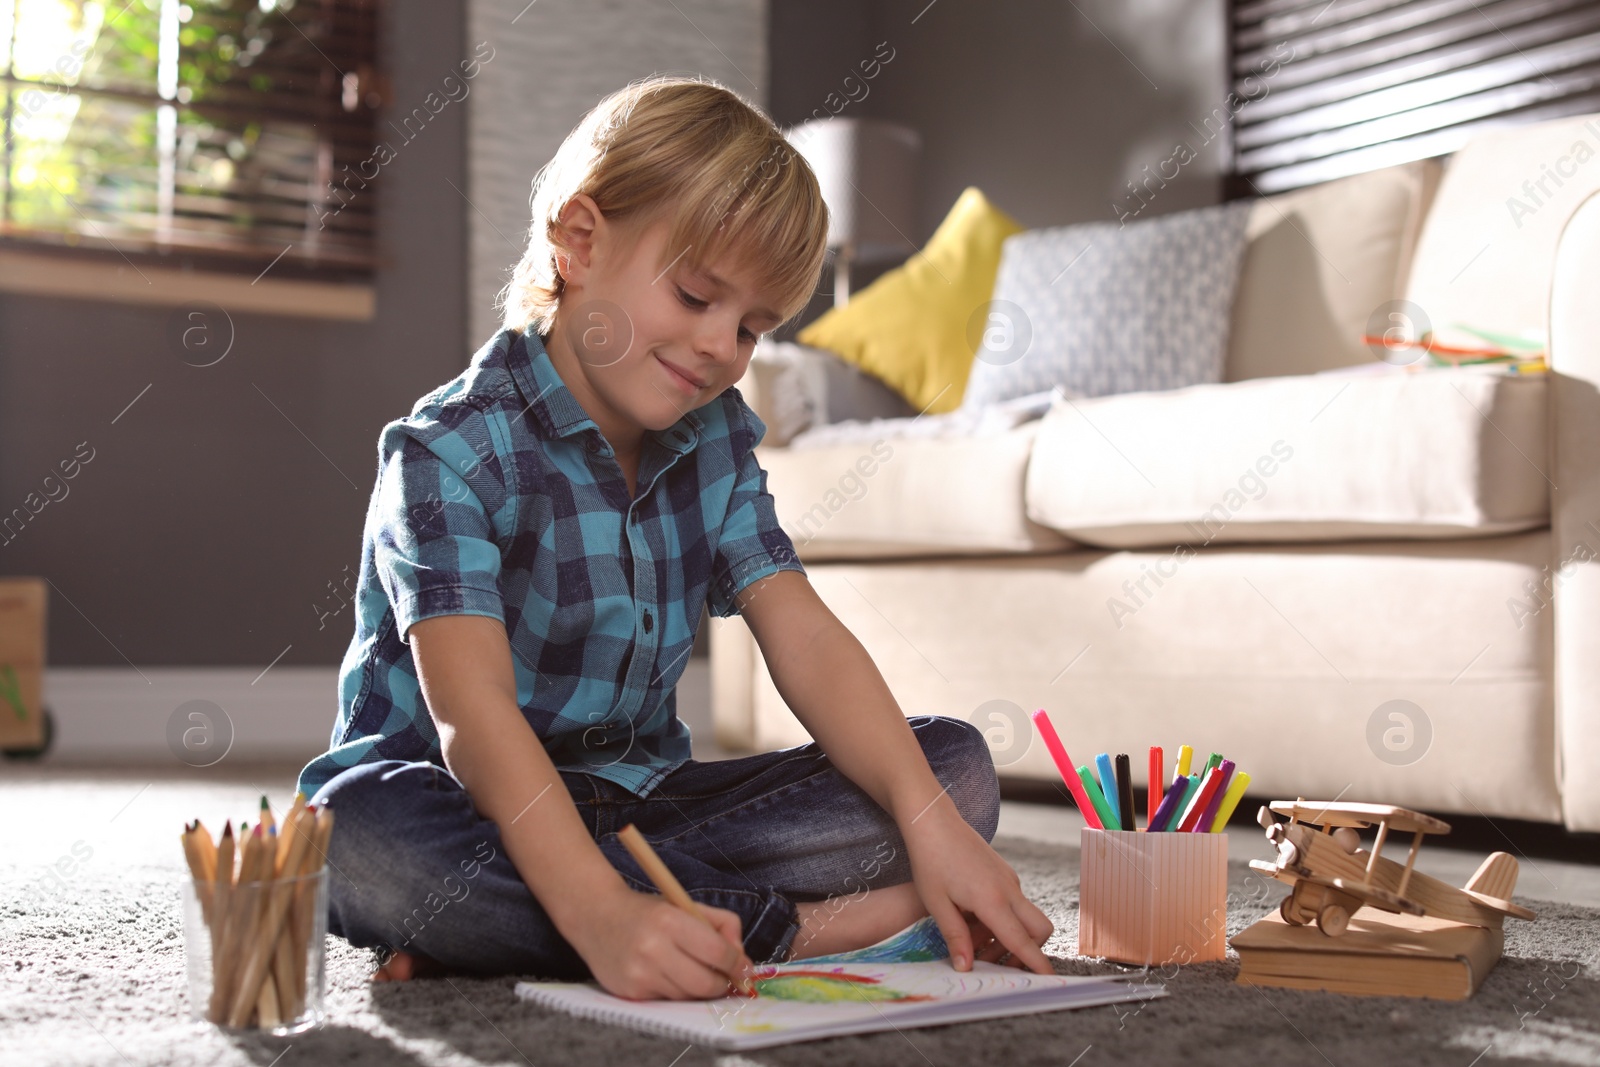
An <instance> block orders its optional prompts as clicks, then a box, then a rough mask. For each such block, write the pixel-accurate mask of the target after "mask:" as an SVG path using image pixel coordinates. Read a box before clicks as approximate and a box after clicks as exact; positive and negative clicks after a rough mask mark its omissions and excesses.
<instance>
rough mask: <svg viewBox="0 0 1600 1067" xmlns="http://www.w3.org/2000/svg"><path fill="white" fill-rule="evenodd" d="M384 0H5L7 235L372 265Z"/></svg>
mask: <svg viewBox="0 0 1600 1067" xmlns="http://www.w3.org/2000/svg"><path fill="white" fill-rule="evenodd" d="M377 2H378V0H105V2H95V0H0V41H4V44H5V48H4V52H3V54H0V61H3V62H4V65H5V67H4V77H3V79H0V89H3V91H4V94H5V99H4V102H3V105H4V112H3V114H4V125H5V142H4V147H3V154H4V158H3V159H0V246H4V247H18V246H28V247H34V248H38V247H40V246H48V247H50V248H52V249H57V250H67V249H75V250H80V251H81V252H82V253H83V254H85V255H94V256H99V257H107V256H109V257H111V258H113V259H115V258H116V257H119V256H120V257H122V258H123V259H127V260H128V261H129V262H130V263H139V262H144V263H157V264H160V263H167V264H173V265H177V264H179V263H181V264H183V265H186V266H193V267H199V268H202V269H207V270H219V269H220V270H227V271H234V272H238V273H243V274H251V275H253V274H256V273H258V272H260V271H263V270H264V269H265V268H266V267H268V266H269V265H271V266H272V267H273V273H274V276H275V277H290V278H292V277H295V276H299V277H301V278H333V279H341V280H345V279H355V278H362V277H366V276H370V273H371V269H372V267H373V266H374V263H375V255H374V233H373V219H374V217H375V210H374V209H375V204H374V199H375V197H374V193H375V192H376V190H375V187H374V186H373V185H372V184H371V183H370V182H365V181H362V182H357V183H352V182H343V183H341V179H342V178H343V177H344V175H343V174H342V173H341V168H342V167H354V166H355V165H356V164H357V163H358V162H359V161H360V160H362V159H364V158H366V157H367V156H368V155H369V154H370V149H371V145H372V143H373V125H374V116H375V114H376V112H377V109H378V107H379V106H381V104H382V102H383V93H382V90H381V88H380V83H379V76H378V72H377V69H376V59H375V57H376V51H377V47H376V35H377V27H376V22H377V11H376V5H377ZM336 183H339V184H336Z"/></svg>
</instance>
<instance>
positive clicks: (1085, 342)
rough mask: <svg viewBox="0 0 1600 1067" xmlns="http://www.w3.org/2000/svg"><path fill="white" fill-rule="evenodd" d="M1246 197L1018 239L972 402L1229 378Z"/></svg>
mask: <svg viewBox="0 0 1600 1067" xmlns="http://www.w3.org/2000/svg"><path fill="white" fill-rule="evenodd" d="M1250 211H1251V209H1250V206H1249V205H1248V204H1245V203H1235V204H1222V205H1218V206H1214V207H1205V208H1198V209H1195V210H1193V211H1179V212H1175V213H1173V214H1171V215H1163V216H1160V217H1159V218H1153V219H1148V220H1144V221H1139V222H1133V223H1129V224H1127V225H1119V224H1118V223H1114V222H1085V223H1079V224H1077V225H1075V226H1060V227H1054V228H1051V229H1045V230H1030V231H1029V232H1027V233H1022V234H1018V235H1017V236H1015V237H1011V238H1008V239H1007V240H1006V242H1005V244H1004V246H1002V249H1001V253H1000V273H999V275H998V276H997V277H996V279H995V285H994V302H993V305H992V306H991V307H990V309H989V310H988V312H987V317H988V321H987V323H986V324H985V325H984V328H983V330H982V343H981V345H980V346H979V348H978V353H977V359H976V361H975V362H974V363H973V364H972V374H971V376H970V377H969V378H968V379H967V391H966V396H965V397H964V398H963V399H962V402H961V404H962V407H964V408H968V409H972V408H977V407H981V406H983V405H985V404H993V403H996V402H998V401H1002V400H1009V399H1011V398H1013V397H1018V396H1024V395H1027V394H1029V393H1037V392H1041V391H1043V390H1048V389H1051V388H1055V387H1060V388H1061V389H1064V390H1066V391H1067V392H1069V393H1072V394H1074V395H1077V396H1105V395H1107V394H1110V393H1130V392H1134V391H1136V390H1141V389H1176V388H1180V387H1182V386H1186V385H1196V384H1198V383H1200V382H1215V381H1219V380H1221V378H1222V362H1223V355H1224V353H1225V352H1226V350H1227V341H1228V315H1229V309H1230V308H1231V307H1232V306H1233V292H1234V285H1235V282H1236V281H1237V279H1238V273H1239V260H1240V257H1241V255H1242V254H1243V251H1244V238H1245V223H1246V221H1247V220H1248V218H1249V216H1250Z"/></svg>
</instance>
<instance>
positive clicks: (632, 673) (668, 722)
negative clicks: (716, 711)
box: [300, 330, 805, 796]
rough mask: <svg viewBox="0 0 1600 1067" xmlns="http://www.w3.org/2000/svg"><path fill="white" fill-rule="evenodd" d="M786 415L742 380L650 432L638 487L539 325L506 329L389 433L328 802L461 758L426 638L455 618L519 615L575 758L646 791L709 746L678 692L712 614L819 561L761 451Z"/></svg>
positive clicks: (565, 762) (323, 762) (523, 678)
mask: <svg viewBox="0 0 1600 1067" xmlns="http://www.w3.org/2000/svg"><path fill="white" fill-rule="evenodd" d="M765 433H766V426H765V425H764V424H763V423H762V421H761V420H760V418H758V417H757V416H756V414H755V412H753V411H751V410H750V408H749V406H748V405H746V404H745V402H744V398H743V397H742V396H740V395H739V390H738V389H736V388H730V389H727V390H725V391H724V392H723V393H722V394H721V395H719V396H718V397H717V398H716V399H714V400H712V401H711V402H709V403H707V404H705V405H703V406H701V407H699V408H696V409H695V410H693V411H690V412H688V413H687V414H685V415H684V416H683V417H682V418H681V419H679V420H678V421H677V423H676V424H674V425H673V426H671V427H669V428H667V429H665V430H657V431H647V432H646V433H645V437H644V446H643V451H642V454H641V457H640V462H639V475H638V489H639V491H638V496H637V497H636V498H632V499H630V497H629V493H628V485H627V481H626V480H625V479H624V478H623V475H622V468H621V467H620V466H619V465H618V464H617V463H616V461H615V459H614V458H613V457H614V456H615V453H614V452H613V450H612V448H611V445H610V444H609V443H607V441H606V440H605V437H604V436H603V435H602V434H601V432H600V429H599V427H598V426H596V425H595V423H594V421H593V420H592V419H590V418H589V416H588V415H586V414H585V413H584V411H583V408H582V407H581V406H580V405H579V404H578V401H577V398H576V397H574V396H573V395H572V393H571V391H570V390H568V388H567V387H566V385H565V384H564V383H563V382H562V381H561V377H560V375H559V374H557V373H556V369H555V367H554V365H552V364H551V362H550V356H549V354H548V353H547V352H546V351H545V349H544V344H543V340H542V338H540V337H539V336H538V335H537V334H535V335H532V336H525V335H524V334H523V333H521V332H519V331H515V330H503V331H501V332H500V333H498V334H496V335H495V336H494V338H493V339H492V340H490V341H489V342H488V343H487V344H486V345H484V346H483V348H482V349H480V350H479V351H478V353H477V354H476V355H475V356H474V357H473V359H472V363H471V366H469V367H468V368H467V370H466V371H465V372H464V373H463V374H462V375H461V376H460V377H458V378H456V379H455V380H454V381H451V382H449V383H447V384H445V385H443V386H441V387H439V388H438V389H435V390H434V391H433V392H431V393H429V394H428V395H427V396H424V397H423V398H422V399H421V400H419V401H418V402H417V404H416V407H415V409H414V410H413V411H412V413H411V415H410V416H409V417H407V418H403V419H399V420H397V421H395V422H392V423H390V424H389V425H388V426H386V427H384V430H383V434H382V437H381V438H380V439H379V444H378V463H379V466H378V479H377V486H376V488H375V489H374V490H373V493H372V499H371V502H370V503H369V505H368V508H367V517H366V529H365V532H364V533H363V535H362V546H361V572H360V575H359V577H358V588H357V592H356V597H355V604H356V613H355V616H356V618H355V621H356V631H355V636H354V637H353V638H352V640H351V642H350V647H349V649H348V650H347V651H346V652H345V656H344V661H343V663H342V665H341V666H340V672H339V715H338V719H337V720H336V722H335V723H334V728H333V737H332V740H331V747H330V749H329V751H327V752H326V753H324V754H323V755H321V756H318V757H317V758H316V759H314V760H312V761H311V762H310V763H309V764H307V765H306V767H305V769H304V770H303V771H301V772H300V788H301V789H303V790H304V791H305V793H306V795H307V796H311V795H313V794H314V793H315V792H316V791H317V789H319V788H320V787H321V786H322V785H323V784H324V783H326V782H327V781H328V780H329V779H330V778H332V777H333V776H334V775H336V774H338V773H339V772H340V771H342V770H345V769H346V768H349V767H353V766H355V765H357V764H360V763H367V762H371V761H374V760H407V761H418V760H427V761H430V762H433V763H436V764H438V765H440V766H443V765H444V758H443V755H442V753H441V751H440V748H439V734H438V731H437V730H436V728H435V725H434V722H433V719H432V716H431V715H430V714H429V713H428V708H427V704H426V702H425V701H424V700H423V698H422V692H421V689H420V687H419V685H418V683H417V668H416V663H415V662H414V661H413V659H412V656H411V646H410V644H409V643H408V642H407V640H406V637H405V634H406V631H407V629H408V628H409V627H410V626H411V624H412V623H414V622H417V621H418V620H420V619H426V618H430V617H432V616H435V615H485V616H488V617H490V618H494V619H499V620H501V621H502V622H504V624H505V627H506V634H507V636H508V637H509V639H510V643H511V652H512V663H513V665H514V670H515V674H516V685H517V703H518V705H519V706H520V707H521V708H522V713H523V715H524V716H526V717H527V720H528V724H529V725H530V726H532V727H533V730H534V732H535V733H536V734H537V735H538V736H539V738H540V740H541V741H542V742H543V743H544V746H545V751H547V752H548V753H549V754H550V757H551V760H552V761H553V762H554V763H555V764H556V766H557V767H560V768H563V769H569V770H580V771H585V772H587V773H590V774H595V775H599V776H600V777H603V778H607V779H610V780H611V781H614V782H617V783H619V784H620V785H622V786H624V787H626V788H627V789H629V790H631V791H632V792H634V793H635V794H637V795H639V796H644V795H645V794H647V793H648V792H649V791H650V790H651V789H652V788H653V787H654V786H655V785H656V784H657V783H658V782H660V781H661V779H662V778H663V777H665V776H666V774H667V773H668V772H669V771H671V770H672V769H673V768H674V767H676V766H678V765H679V764H681V763H682V762H683V761H684V760H686V759H687V758H688V757H689V730H688V728H687V727H686V726H685V725H684V724H683V722H682V721H680V720H679V719H678V717H677V713H676V702H675V692H674V687H675V686H676V685H677V681H678V678H679V677H680V676H681V675H682V674H683V669H684V666H685V665H686V663H687V661H688V658H689V651H690V649H691V647H692V646H693V644H694V636H695V631H696V629H698V627H699V625H700V619H701V605H702V604H707V605H709V607H710V610H711V612H712V613H713V614H715V615H718V616H728V615H732V614H734V613H735V611H736V608H735V604H734V596H735V594H736V593H738V592H739V591H740V590H741V589H743V588H744V587H745V586H747V585H749V584H750V583H752V582H754V581H756V580H758V579H761V578H764V577H766V576H768V575H770V574H773V573H776V572H777V571H780V570H793V571H799V572H801V573H804V570H805V569H804V568H803V567H802V566H801V565H800V562H799V560H798V558H797V557H796V555H795V552H794V545H793V543H792V542H791V541H790V540H789V537H788V535H787V534H785V533H784V532H783V530H782V529H781V528H780V527H779V526H778V521H777V517H776V515H775V514H774V512H773V505H772V497H771V496H769V495H768V494H767V491H766V472H765V471H763V470H762V469H761V466H760V465H759V464H758V463H757V461H756V458H755V455H754V453H753V451H752V450H753V449H754V447H755V445H756V444H757V443H758V442H760V440H761V438H762V437H763V435H765Z"/></svg>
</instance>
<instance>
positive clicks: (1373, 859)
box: [1250, 800, 1534, 937]
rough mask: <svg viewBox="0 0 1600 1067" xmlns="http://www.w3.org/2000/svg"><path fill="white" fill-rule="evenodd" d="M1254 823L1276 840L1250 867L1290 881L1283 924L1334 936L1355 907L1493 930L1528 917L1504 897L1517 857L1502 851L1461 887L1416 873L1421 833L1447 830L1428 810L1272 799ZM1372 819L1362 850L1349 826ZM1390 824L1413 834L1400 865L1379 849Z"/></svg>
mask: <svg viewBox="0 0 1600 1067" xmlns="http://www.w3.org/2000/svg"><path fill="white" fill-rule="evenodd" d="M1274 812H1276V813H1278V814H1279V815H1287V816H1288V817H1289V821H1288V822H1286V823H1283V822H1278V821H1277V820H1276V819H1274V818H1273V817H1272V816H1273V813H1274ZM1256 821H1257V822H1259V823H1260V824H1261V825H1262V826H1263V827H1265V828H1266V831H1267V840H1268V841H1271V842H1272V843H1273V844H1274V845H1276V846H1277V849H1278V858H1277V859H1276V860H1275V861H1267V860H1251V861H1250V866H1251V868H1252V869H1254V870H1257V871H1260V872H1262V873H1263V874H1268V875H1271V876H1272V877H1273V878H1276V879H1277V880H1278V881H1280V882H1283V883H1285V884H1287V885H1289V886H1292V887H1293V892H1291V893H1290V894H1289V895H1288V896H1287V897H1285V898H1284V900H1283V903H1282V904H1281V905H1279V907H1278V913H1279V914H1280V915H1282V916H1283V920H1284V922H1287V923H1289V924H1291V925H1293V926H1304V925H1305V924H1307V923H1309V922H1312V921H1315V922H1316V924H1317V928H1318V929H1320V930H1321V931H1322V932H1323V933H1324V934H1327V935H1328V936H1329V937H1338V936H1339V935H1340V934H1343V933H1344V932H1345V929H1346V928H1347V927H1348V926H1349V924H1350V916H1351V914H1352V913H1354V912H1355V911H1356V910H1357V909H1359V908H1360V907H1362V906H1363V905H1367V906H1370V907H1374V908H1378V909H1379V910H1381V911H1387V912H1393V913H1395V914H1399V913H1400V912H1406V913H1407V914H1410V915H1431V916H1434V917H1435V918H1440V919H1446V920H1448V921H1450V922H1458V923H1465V924H1467V925H1469V926H1483V927H1487V928H1489V929H1491V930H1498V929H1500V928H1501V923H1502V922H1503V921H1504V919H1505V917H1506V916H1507V915H1510V916H1512V917H1514V918H1518V919H1532V918H1533V917H1534V914H1533V912H1531V911H1529V910H1528V909H1527V908H1524V907H1522V906H1520V905H1518V904H1513V903H1511V894H1512V892H1513V891H1514V890H1515V889H1516V887H1517V873H1518V869H1517V861H1516V859H1515V858H1513V857H1512V856H1509V855H1507V854H1506V853H1504V852H1496V853H1494V854H1493V855H1491V856H1490V857H1489V858H1488V859H1486V860H1484V861H1483V865H1482V866H1480V867H1479V868H1478V870H1477V873H1476V874H1474V875H1473V876H1472V877H1471V878H1470V879H1469V880H1468V881H1467V885H1466V888H1465V889H1457V888H1456V887H1455V886H1452V885H1448V884H1446V883H1444V882H1441V881H1439V880H1438V879H1437V878H1430V877H1428V876H1427V875H1425V874H1421V873H1418V872H1417V871H1416V870H1415V866H1416V862H1417V853H1418V852H1419V851H1421V849H1422V839H1423V837H1424V836H1425V835H1427V834H1447V833H1449V832H1450V824H1449V823H1447V822H1443V821H1441V820H1439V819H1435V818H1433V817H1432V816H1430V815H1423V814H1421V813H1419V812H1415V811H1408V810H1407V809H1405V808H1396V807H1391V806H1390V805H1387V804H1336V803H1328V804H1322V803H1316V802H1312V801H1306V800H1298V801H1289V800H1275V801H1273V802H1272V803H1271V804H1270V805H1269V806H1267V807H1263V808H1262V809H1261V811H1260V813H1259V814H1258V815H1257V816H1256ZM1374 824H1376V825H1377V827H1378V834H1377V837H1376V839H1375V840H1374V841H1373V844H1372V848H1371V850H1370V851H1363V850H1362V849H1361V848H1360V847H1359V845H1360V835H1359V834H1358V833H1357V830H1359V829H1365V828H1366V827H1369V826H1372V825H1374ZM1312 826H1320V827H1322V829H1321V831H1320V832H1319V831H1316V830H1313V829H1312V828H1311V827H1312ZM1390 829H1393V830H1395V831H1396V832H1398V833H1412V834H1415V835H1416V836H1415V837H1413V838H1412V841H1411V854H1410V855H1409V856H1407V857H1406V862H1405V864H1404V865H1401V864H1399V863H1396V862H1394V861H1393V860H1390V859H1385V858H1384V857H1383V856H1382V855H1381V853H1382V851H1383V843H1384V841H1385V839H1387V838H1388V836H1389V831H1390Z"/></svg>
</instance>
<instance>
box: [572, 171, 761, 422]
mask: <svg viewBox="0 0 1600 1067" xmlns="http://www.w3.org/2000/svg"><path fill="white" fill-rule="evenodd" d="M582 201H588V204H589V205H592V204H593V201H592V200H588V198H587V197H581V196H580V197H577V198H574V202H573V203H574V204H576V205H578V206H580V207H583V205H582V203H581V202H582ZM570 206H571V205H569V207H570ZM570 213H571V212H569V214H570ZM577 214H579V215H582V214H588V215H589V216H591V218H590V219H589V220H588V226H589V228H588V234H587V239H586V240H585V239H583V238H584V234H583V227H582V223H583V222H584V221H585V220H584V219H581V218H580V219H578V220H577V221H578V222H579V223H580V225H579V226H578V227H577V228H576V229H577V233H578V237H579V240H577V241H575V242H574V244H575V247H574V249H573V251H572V252H571V254H570V255H569V256H568V257H567V259H566V261H565V268H564V270H563V276H564V277H565V278H566V279H567V284H566V289H565V292H564V293H563V294H562V298H561V306H560V308H559V309H558V311H557V314H556V319H555V328H554V329H553V330H552V337H551V345H552V348H559V349H561V350H562V351H561V353H560V358H558V354H557V352H556V351H552V352H551V357H552V359H554V360H556V361H557V369H558V370H559V371H561V372H562V377H563V380H564V381H565V382H566V384H567V387H568V388H569V389H572V390H573V392H574V394H575V395H576V396H577V398H578V401H579V403H581V404H583V406H584V410H585V411H587V412H588V413H589V417H590V418H592V419H594V420H595V423H596V424H597V425H598V426H599V427H600V430H601V432H602V433H604V434H605V435H606V439H607V440H608V441H610V442H611V444H612V447H613V448H618V449H621V450H624V451H630V450H631V449H632V448H633V447H634V445H635V444H636V443H637V442H638V440H639V439H640V437H642V435H643V432H644V431H645V430H662V429H666V428H667V427H669V426H671V425H672V424H673V423H675V422H677V421H678V419H680V418H681V417H682V416H683V414H684V413H685V412H687V411H690V410H692V409H694V408H697V407H700V406H701V405H703V404H706V403H708V402H710V401H711V400H712V399H714V398H715V397H716V396H717V395H718V394H719V393H721V392H722V391H723V390H724V389H726V388H727V387H728V386H730V385H733V384H734V383H735V382H737V381H738V380H739V379H740V378H742V377H743V376H744V372H745V368H746V367H747V366H748V365H749V363H750V357H751V354H752V353H753V352H754V350H755V343H756V338H757V336H758V335H759V334H761V333H763V332H766V331H768V330H771V329H774V328H775V327H776V326H777V325H778V324H779V322H780V321H781V320H780V319H779V317H778V314H777V312H776V311H775V310H774V307H775V305H776V301H775V298H774V297H772V296H771V294H764V293H761V292H758V291H756V289H755V288H754V285H753V283H752V280H751V277H750V275H749V273H748V272H747V271H745V270H743V269H741V265H740V264H736V263H718V264H711V265H708V266H707V267H706V268H705V269H704V270H702V271H696V270H694V269H692V268H691V267H690V266H689V264H688V259H689V257H688V255H687V254H686V252H687V251H688V250H686V249H671V250H669V249H667V248H666V240H667V231H668V229H669V223H668V221H667V220H665V219H660V220H656V221H654V222H649V223H645V224H643V226H642V227H640V226H632V227H630V226H627V225H619V224H617V223H614V222H610V221H609V220H606V219H604V218H602V217H600V216H599V214H598V211H597V210H594V209H591V208H588V207H584V209H583V211H581V212H578V213H577ZM663 265H664V266H663ZM557 335H559V338H558V336H557ZM563 364H564V365H563ZM569 371H575V372H576V373H575V374H570V373H569ZM574 378H576V379H577V380H576V381H575V380H573V379H574Z"/></svg>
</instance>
